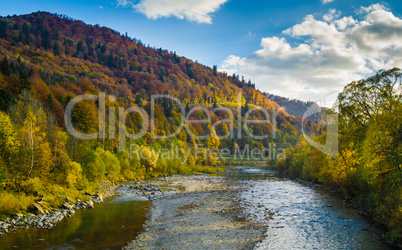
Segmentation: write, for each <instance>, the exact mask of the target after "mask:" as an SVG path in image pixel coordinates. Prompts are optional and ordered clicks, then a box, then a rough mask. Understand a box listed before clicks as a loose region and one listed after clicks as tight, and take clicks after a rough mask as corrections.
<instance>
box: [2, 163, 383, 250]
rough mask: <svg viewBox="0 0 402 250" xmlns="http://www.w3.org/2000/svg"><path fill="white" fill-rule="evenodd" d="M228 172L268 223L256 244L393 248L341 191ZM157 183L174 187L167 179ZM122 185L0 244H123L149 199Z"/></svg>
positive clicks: (256, 172)
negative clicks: (87, 205)
mask: <svg viewBox="0 0 402 250" xmlns="http://www.w3.org/2000/svg"><path fill="white" fill-rule="evenodd" d="M224 175H225V176H228V178H234V179H236V180H238V181H241V182H243V183H244V186H245V187H246V188H245V189H244V190H243V191H242V193H241V194H240V199H241V200H242V204H243V205H242V206H243V208H244V212H245V214H246V216H247V219H249V220H254V221H255V222H258V223H263V224H266V225H267V233H266V238H265V240H263V241H262V242H261V243H259V244H258V245H257V246H256V248H257V249H297V248H307V249H391V248H390V247H389V246H388V245H387V244H385V243H384V242H383V241H382V238H381V236H382V234H383V233H384V231H383V230H382V229H381V228H378V227H376V226H374V225H372V224H370V223H369V222H367V221H366V220H365V219H364V218H363V217H361V216H360V215H359V213H358V211H357V210H356V209H354V208H352V207H350V206H348V205H347V203H346V202H345V201H344V200H342V198H340V197H339V196H336V195H334V194H332V193H329V192H327V191H323V190H321V189H317V188H314V187H310V186H306V185H303V184H300V183H298V182H295V181H293V180H289V179H284V178H278V177H275V176H274V174H273V173H272V172H270V171H267V170H263V169H260V168H253V167H239V168H236V169H235V171H230V172H229V173H227V174H224ZM155 184H157V185H159V186H160V187H163V188H164V189H165V191H166V190H167V191H169V188H168V187H166V185H165V184H164V183H163V181H160V180H159V181H157V182H155ZM120 191H121V193H122V194H123V195H122V196H120V197H117V198H112V199H107V200H105V202H104V203H102V204H99V205H96V206H95V208H94V209H92V210H84V211H77V212H76V213H75V214H74V215H73V217H71V218H66V219H64V220H62V221H61V222H59V223H58V224H57V225H56V227H54V228H52V229H50V230H47V229H37V228H30V229H27V230H16V231H13V232H12V233H10V234H7V235H3V236H0V248H2V249H3V248H4V249H9V248H12V247H14V248H17V247H18V248H21V249H27V248H30V249H32V248H34V249H73V248H75V249H88V248H91V249H120V248H121V247H123V246H124V245H126V244H127V243H128V242H130V241H131V240H132V239H133V238H134V237H135V236H136V235H138V234H139V232H141V230H142V225H143V223H144V222H145V220H146V214H147V211H148V208H149V204H150V202H149V201H148V200H146V199H145V198H143V197H139V196H137V195H135V194H133V193H132V192H130V190H129V189H128V188H127V186H126V187H123V188H122V189H121V190H120ZM170 191H172V192H177V190H170Z"/></svg>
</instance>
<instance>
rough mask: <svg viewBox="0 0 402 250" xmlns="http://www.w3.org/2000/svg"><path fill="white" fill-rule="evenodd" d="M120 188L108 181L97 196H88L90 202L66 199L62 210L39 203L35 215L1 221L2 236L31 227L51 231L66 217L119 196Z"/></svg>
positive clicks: (18, 216)
mask: <svg viewBox="0 0 402 250" xmlns="http://www.w3.org/2000/svg"><path fill="white" fill-rule="evenodd" d="M120 186H121V185H119V184H112V183H110V182H108V181H104V182H101V183H100V185H99V191H98V192H97V193H96V194H87V195H88V200H86V201H80V200H77V201H72V200H71V199H70V198H68V197H65V198H64V203H63V205H62V208H61V209H55V208H49V207H48V206H47V205H46V203H45V202H43V201H38V202H36V203H35V204H34V208H33V211H34V214H33V213H29V214H25V215H23V214H19V215H17V216H15V217H12V218H7V219H6V220H4V221H0V235H3V234H6V233H9V232H11V231H13V230H16V229H28V228H29V227H37V228H46V229H50V228H52V227H54V226H55V225H56V223H57V222H59V221H61V220H62V219H64V218H65V217H71V216H73V215H74V213H75V211H77V210H82V209H91V208H93V207H94V205H95V204H98V203H102V202H103V199H104V198H107V197H112V196H115V195H118V193H117V192H116V190H117V188H119V187H120Z"/></svg>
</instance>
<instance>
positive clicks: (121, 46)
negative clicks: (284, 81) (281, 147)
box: [0, 12, 319, 137]
mask: <svg viewBox="0 0 402 250" xmlns="http://www.w3.org/2000/svg"><path fill="white" fill-rule="evenodd" d="M0 38H1V39H0V48H1V51H0V56H1V57H2V58H3V61H2V74H3V77H2V78H3V79H5V82H6V84H5V85H4V87H3V90H2V91H1V94H2V95H3V97H4V96H9V93H8V92H7V91H8V90H11V92H12V93H13V96H16V95H18V94H20V93H21V92H22V91H23V89H29V90H30V91H31V92H34V95H35V98H37V99H38V100H40V101H41V102H43V103H49V106H51V107H52V111H53V112H54V113H55V114H56V116H57V117H58V121H59V125H60V126H64V123H63V118H64V108H65V107H66V105H67V103H68V101H69V100H71V99H72V98H73V97H75V96H77V95H80V94H83V93H87V92H89V93H96V92H98V91H102V92H105V93H107V94H108V95H114V96H115V97H117V103H118V104H119V105H123V106H124V107H130V106H135V105H139V106H145V107H148V106H149V101H150V96H151V95H155V94H167V95H171V96H174V97H177V98H178V99H180V100H181V102H182V103H183V105H187V106H188V107H192V106H194V105H204V106H205V107H209V108H210V107H211V106H212V105H214V104H215V105H219V106H225V107H234V106H235V105H236V100H237V97H238V94H239V93H242V105H243V106H245V105H248V106H250V107H254V106H255V107H261V108H265V109H267V110H279V108H280V106H279V105H278V104H277V103H276V102H274V101H271V100H270V99H269V98H267V97H266V96H265V95H264V94H263V93H261V92H260V91H258V90H256V89H255V88H254V84H253V83H251V81H248V82H246V81H245V80H244V79H239V76H236V75H232V76H228V75H226V74H225V73H220V72H217V70H216V67H215V66H214V67H213V68H210V67H206V66H203V65H201V64H199V63H197V62H194V61H192V60H190V59H187V58H185V57H181V56H178V55H176V53H175V52H171V51H167V50H165V49H162V48H159V49H156V48H150V47H146V46H144V45H143V44H142V42H141V41H140V40H138V39H135V38H130V37H127V36H126V35H121V34H120V33H118V32H117V31H114V30H111V29H109V28H106V27H100V26H98V25H94V26H92V25H86V24H85V23H83V22H82V21H79V20H74V19H71V18H68V17H66V16H63V15H58V14H50V13H47V12H36V13H32V14H29V15H22V16H12V17H10V16H8V17H4V18H1V20H0ZM10 72H12V73H10ZM16 82H20V84H16ZM160 104H161V106H162V107H161V110H163V112H162V113H163V115H161V116H160V117H158V119H157V120H158V125H159V126H160V127H158V128H160V130H161V131H175V128H176V125H175V122H169V120H171V119H174V117H171V114H170V113H171V109H172V107H170V106H169V105H167V104H166V103H165V104H163V103H160ZM162 104H163V105H162ZM4 108H6V107H4ZM272 114H273V113H272ZM260 115H261V114H260ZM252 116H255V114H254V115H252ZM257 116H258V115H257ZM218 117H219V115H218ZM276 120H277V123H278V124H277V125H278V128H279V129H280V130H281V131H282V134H283V135H288V136H289V137H290V136H296V134H297V131H298V130H300V126H301V119H300V118H297V117H296V118H295V117H292V116H290V115H289V114H288V113H286V112H283V111H281V112H280V113H279V114H278V117H277V119H276ZM176 123H177V122H176ZM137 125H138V124H137ZM133 126H134V127H135V126H136V124H133ZM307 126H308V127H307V131H310V132H315V131H318V130H319V128H318V127H315V126H314V125H312V123H308V125H307ZM268 127H269V126H256V128H257V129H258V130H259V132H258V133H259V134H262V133H270V132H272V131H269V129H268ZM135 129H139V128H138V127H137V128H135ZM197 130H198V133H199V134H202V133H207V132H206V131H204V130H206V128H204V127H202V126H199V127H198V128H197ZM162 134H163V133H162Z"/></svg>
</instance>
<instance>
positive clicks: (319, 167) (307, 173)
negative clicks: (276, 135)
mask: <svg viewBox="0 0 402 250" xmlns="http://www.w3.org/2000/svg"><path fill="white" fill-rule="evenodd" d="M401 82H402V73H401V70H400V69H398V68H394V69H391V70H387V71H385V70H381V71H379V72H378V73H377V74H376V75H375V76H372V77H370V78H368V79H363V80H360V81H354V82H352V83H350V84H348V85H347V86H346V87H345V88H344V90H343V92H342V93H340V94H339V96H338V100H337V106H336V109H337V110H338V112H337V113H336V114H337V115H338V120H339V131H338V133H339V155H338V157H336V158H331V157H329V156H327V155H325V154H323V153H322V152H320V151H318V150H316V149H313V148H311V146H309V145H308V144H306V143H305V142H304V139H303V138H300V139H299V142H298V143H297V145H296V146H294V147H291V148H289V149H288V150H287V152H286V153H287V158H286V160H283V161H277V162H270V164H271V166H272V165H273V166H274V167H275V168H276V169H277V170H278V171H279V172H281V173H282V174H286V175H290V176H293V177H297V178H304V179H309V180H312V181H317V182H322V183H324V184H325V185H329V186H331V187H335V188H338V189H339V190H341V191H342V192H343V193H344V194H345V196H346V197H348V198H353V199H355V200H356V201H357V202H359V203H360V204H362V205H363V206H364V208H365V209H366V210H367V211H368V212H369V213H370V214H371V215H372V216H373V218H374V219H376V220H377V221H378V222H381V223H383V224H385V225H386V226H388V227H389V228H391V229H392V231H391V232H392V233H391V234H389V235H392V240H394V241H398V240H399V241H401V240H402V212H401V211H402V210H401V204H402V169H401V163H402V154H401V152H402V150H401V149H402V148H401V146H402V145H401V141H402V140H401V139H402V127H401V124H402V115H401V114H402V85H401ZM335 111H336V110H330V112H335ZM317 139H318V140H319V141H320V142H321V143H322V144H324V143H325V134H324V135H323V136H320V137H318V138H317Z"/></svg>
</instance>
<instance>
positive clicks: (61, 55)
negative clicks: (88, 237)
mask: <svg viewBox="0 0 402 250" xmlns="http://www.w3.org/2000/svg"><path fill="white" fill-rule="evenodd" d="M100 93H105V94H106V107H105V108H106V111H107V112H106V117H105V120H106V121H109V122H108V123H107V127H106V130H105V131H106V134H105V136H104V137H103V138H99V139H91V140H79V139H77V138H75V137H73V136H71V135H70V134H69V133H67V131H66V127H65V126H66V123H65V120H64V114H65V109H66V107H67V105H68V104H69V102H70V101H71V100H72V99H74V98H75V97H76V96H79V95H82V94H92V95H99V94H100ZM154 94H166V95H170V96H173V97H176V98H178V99H179V100H180V101H181V102H182V103H183V105H185V110H186V112H189V110H191V108H193V107H195V106H201V107H203V108H204V110H197V111H196V112H193V113H192V114H191V116H190V119H198V120H203V119H207V117H208V115H209V116H210V117H211V122H209V123H192V124H191V125H190V128H189V129H190V131H191V133H192V134H194V135H206V136H207V137H208V139H206V140H198V139H194V136H190V135H189V133H188V132H186V130H184V129H183V130H181V132H180V133H179V134H177V135H176V136H174V137H172V138H170V139H161V140H154V138H152V136H151V134H152V133H155V134H156V135H160V136H164V135H169V134H171V133H172V132H173V131H176V130H177V128H178V127H179V126H180V125H181V124H182V118H184V117H183V115H182V114H181V112H180V108H179V107H178V105H177V103H175V102H172V101H169V100H166V99H158V100H156V106H155V109H154V113H155V119H154V122H155V126H154V127H151V126H150V125H149V124H148V127H147V133H146V134H145V135H144V136H143V137H141V138H140V139H137V140H135V141H131V142H130V143H135V144H136V145H138V147H139V148H140V149H141V150H143V152H146V153H145V154H146V156H147V157H145V158H146V159H137V158H135V157H134V158H132V157H131V158H130V153H129V150H128V149H129V148H128V147H129V143H127V144H126V147H127V150H126V151H119V150H118V146H119V136H112V135H114V133H116V134H118V133H119V131H114V130H113V129H111V127H116V128H117V127H118V126H119V125H121V126H123V125H124V128H125V130H127V131H128V132H130V133H137V132H138V131H140V130H141V128H142V125H143V124H144V122H145V121H143V120H142V119H141V117H140V116H139V114H138V113H130V114H129V115H128V116H127V119H126V120H125V121H124V122H123V123H124V124H123V125H122V124H119V123H120V121H118V120H113V119H112V118H113V117H114V115H115V113H110V112H111V110H117V108H118V107H121V108H123V110H126V109H128V108H129V107H139V108H142V109H144V110H146V111H147V112H148V114H150V113H151V106H152V105H151V95H154ZM239 96H241V99H240V105H241V107H242V109H241V110H239V109H238V107H237V105H238V104H237V98H238V97H239ZM98 106H99V101H92V100H86V101H81V102H79V103H78V104H77V105H75V107H74V109H73V112H72V120H73V124H74V127H75V128H77V129H78V130H79V131H80V132H83V133H93V132H97V131H98V127H99V121H100V119H99V112H98ZM219 107H222V108H223V107H226V108H228V109H229V110H230V111H231V112H232V114H234V115H233V117H231V116H230V115H229V114H228V112H227V111H225V110H218V109H217V108H219ZM252 108H256V109H255V110H254V111H253V112H251V113H250V117H249V120H256V119H259V120H264V119H266V117H265V114H264V112H263V110H268V112H269V115H270V117H271V118H272V119H270V122H269V123H268V124H263V123H253V124H250V125H249V128H250V130H249V131H251V133H252V135H269V136H268V138H266V139H263V140H252V139H251V137H250V135H248V134H246V133H244V132H245V131H244V127H241V128H239V129H238V124H243V123H244V116H245V114H246V113H247V111H249V110H250V109H252ZM0 110H1V111H0V116H1V119H0V186H1V191H0V197H1V199H0V214H13V213H17V212H19V211H24V210H26V209H28V210H29V209H31V208H32V207H33V204H34V203H35V200H38V199H41V200H42V201H41V202H42V203H46V204H49V205H50V206H60V205H61V204H62V202H63V197H65V196H70V197H72V198H77V197H81V196H83V193H85V192H87V191H88V192H94V191H96V188H97V183H99V181H100V180H109V181H112V182H116V181H119V180H124V179H136V178H138V179H141V178H146V177H151V176H158V175H166V174H175V173H190V172H208V171H216V167H214V166H216V164H217V160H216V157H211V155H210V154H205V155H208V157H197V155H195V154H194V153H191V154H190V155H189V157H187V158H186V160H185V161H181V160H178V159H172V158H170V159H161V158H159V157H158V155H157V152H158V150H161V149H172V148H173V147H174V146H178V147H180V148H183V149H186V150H189V149H190V148H191V149H198V150H199V151H200V152H210V150H211V149H215V148H227V149H230V150H233V149H234V147H235V145H238V146H239V147H240V148H242V147H245V145H249V146H250V147H253V148H259V149H264V148H268V147H269V146H270V143H277V144H281V143H295V142H296V141H297V139H298V137H299V131H300V129H301V126H302V124H301V123H302V120H301V118H300V117H294V116H290V115H289V114H287V113H286V112H284V111H280V106H279V105H278V104H277V103H275V102H273V101H271V100H270V99H268V98H267V97H266V96H264V95H263V94H262V93H261V92H260V91H257V90H256V89H255V85H254V84H253V83H252V82H251V81H250V80H248V81H246V80H244V79H243V78H240V77H239V76H237V75H230V76H228V75H226V74H224V73H220V72H217V68H216V66H214V67H213V68H210V67H206V66H203V65H201V64H199V63H197V62H194V61H192V60H190V59H187V58H185V57H181V56H179V55H176V53H174V52H170V51H167V50H165V49H161V48H159V49H156V48H150V47H147V46H144V45H143V44H142V42H141V41H140V40H137V39H132V38H129V37H127V36H126V35H121V34H119V33H118V32H116V31H113V30H111V29H108V28H106V27H99V26H96V25H95V26H91V25H86V24H84V23H83V22H82V21H77V20H73V19H71V18H67V17H65V16H61V15H57V14H50V13H46V12H37V13H33V14H29V15H23V16H12V17H10V16H8V17H2V18H0ZM116 116H117V112H116ZM239 117H240V118H239ZM224 119H229V120H232V121H233V125H234V134H236V133H238V131H242V136H241V137H240V136H239V137H236V136H234V137H233V138H231V137H227V138H226V139H221V140H219V139H217V135H226V134H228V132H229V129H228V127H229V128H230V126H229V125H230V124H229V123H228V122H222V123H220V124H219V125H218V126H217V127H216V130H215V129H213V128H211V123H216V122H217V121H221V120H224ZM110 120H111V121H112V122H113V123H111V122H110ZM238 121H239V122H242V123H238ZM304 123H305V124H304V125H303V126H304V127H305V131H308V132H309V133H316V134H319V133H320V131H321V128H320V127H319V126H318V125H317V124H315V123H313V122H310V121H307V120H306V121H305V122H304ZM110 124H114V125H116V126H111V125H110ZM241 126H243V125H241ZM151 130H152V131H151ZM273 130H274V131H273ZM272 135H274V136H272ZM172 150H173V149H172ZM191 152H193V151H191ZM183 154H184V153H183Z"/></svg>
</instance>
